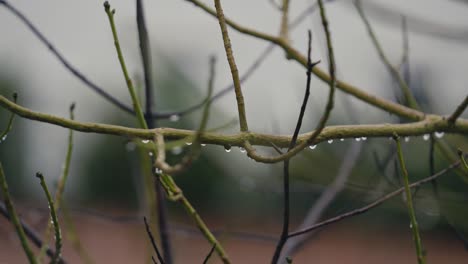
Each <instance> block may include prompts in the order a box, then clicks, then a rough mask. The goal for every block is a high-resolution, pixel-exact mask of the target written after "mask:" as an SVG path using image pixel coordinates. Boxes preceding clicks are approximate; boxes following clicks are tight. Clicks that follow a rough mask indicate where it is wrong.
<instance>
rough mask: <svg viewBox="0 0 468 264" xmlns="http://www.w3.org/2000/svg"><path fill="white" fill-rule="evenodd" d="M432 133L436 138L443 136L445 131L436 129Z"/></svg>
mask: <svg viewBox="0 0 468 264" xmlns="http://www.w3.org/2000/svg"><path fill="white" fill-rule="evenodd" d="M434 134H435V136H436V138H442V137H443V136H444V134H445V133H444V132H439V131H436V132H435V133H434Z"/></svg>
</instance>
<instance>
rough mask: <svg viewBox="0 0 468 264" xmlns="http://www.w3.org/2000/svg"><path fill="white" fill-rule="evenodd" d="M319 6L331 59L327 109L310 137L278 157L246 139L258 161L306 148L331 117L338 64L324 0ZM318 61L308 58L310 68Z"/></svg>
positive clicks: (273, 160)
mask: <svg viewBox="0 0 468 264" xmlns="http://www.w3.org/2000/svg"><path fill="white" fill-rule="evenodd" d="M318 4H319V8H320V17H321V19H322V25H323V29H324V31H325V35H326V39H327V49H328V60H329V74H330V78H331V79H330V82H329V83H328V84H329V87H330V91H329V94H328V99H327V104H326V106H325V111H324V113H323V114H322V117H321V118H320V121H319V123H318V125H317V128H316V129H315V130H314V132H313V133H312V134H311V135H310V137H309V138H308V139H307V140H306V141H304V142H302V143H301V144H299V145H297V146H296V147H294V148H291V149H290V150H289V151H288V152H287V153H285V154H282V155H279V156H276V157H265V156H262V155H259V154H258V153H257V152H256V150H255V149H254V148H253V147H252V145H251V144H250V142H248V141H246V142H245V144H244V147H245V149H246V150H247V155H248V156H249V157H251V158H253V159H254V160H256V161H261V162H275V161H277V160H278V159H280V160H281V159H283V160H285V159H288V158H289V157H288V156H292V155H294V154H296V153H298V152H300V151H301V150H302V149H304V148H305V147H306V146H308V145H311V144H313V143H314V142H315V140H316V139H317V138H318V136H319V135H320V133H322V131H323V129H324V128H325V125H326V123H327V121H328V119H329V118H330V114H331V111H332V109H333V104H334V96H335V86H336V65H335V55H334V51H333V44H332V41H331V34H330V29H329V27H328V20H327V17H326V14H325V7H324V4H323V1H322V0H319V1H318ZM317 64H318V62H316V63H311V62H310V59H307V68H308V69H310V70H311V71H312V70H313V69H314V68H315V67H314V66H315V65H317Z"/></svg>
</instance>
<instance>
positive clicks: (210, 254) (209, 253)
mask: <svg viewBox="0 0 468 264" xmlns="http://www.w3.org/2000/svg"><path fill="white" fill-rule="evenodd" d="M215 248H216V245H215V244H213V246H212V247H211V249H210V252H208V255H206V257H205V259H204V260H203V264H207V263H208V260H209V259H210V258H211V256H212V255H213V252H214V251H215Z"/></svg>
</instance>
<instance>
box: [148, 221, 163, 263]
mask: <svg viewBox="0 0 468 264" xmlns="http://www.w3.org/2000/svg"><path fill="white" fill-rule="evenodd" d="M143 221H144V222H145V228H146V234H148V237H149V239H150V241H151V245H152V246H153V249H154V251H155V252H156V255H157V256H158V260H159V263H160V264H164V259H163V257H162V255H161V253H160V252H159V249H158V245H157V244H156V241H155V240H154V237H153V234H152V233H151V229H150V226H149V224H148V221H147V220H146V216H145V217H143Z"/></svg>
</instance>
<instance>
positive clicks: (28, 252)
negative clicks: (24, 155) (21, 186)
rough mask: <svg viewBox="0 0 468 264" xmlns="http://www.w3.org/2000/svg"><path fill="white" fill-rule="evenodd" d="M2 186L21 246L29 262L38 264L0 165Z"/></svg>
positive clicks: (10, 217)
mask: <svg viewBox="0 0 468 264" xmlns="http://www.w3.org/2000/svg"><path fill="white" fill-rule="evenodd" d="M0 185H1V188H2V192H3V199H5V205H6V208H7V211H8V215H9V219H10V221H11V223H12V224H13V226H14V227H15V230H16V233H17V234H18V237H19V239H20V242H21V246H23V250H24V253H25V254H26V257H27V258H28V260H29V262H30V263H32V264H34V263H37V261H36V258H35V257H34V253H33V252H32V250H31V247H30V246H29V243H28V240H27V238H26V234H25V232H24V229H23V226H22V225H21V222H20V219H19V217H18V214H17V213H16V210H15V207H14V205H13V201H12V200H11V197H10V192H9V190H8V183H7V181H6V177H5V173H4V172H3V166H2V164H1V163H0Z"/></svg>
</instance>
